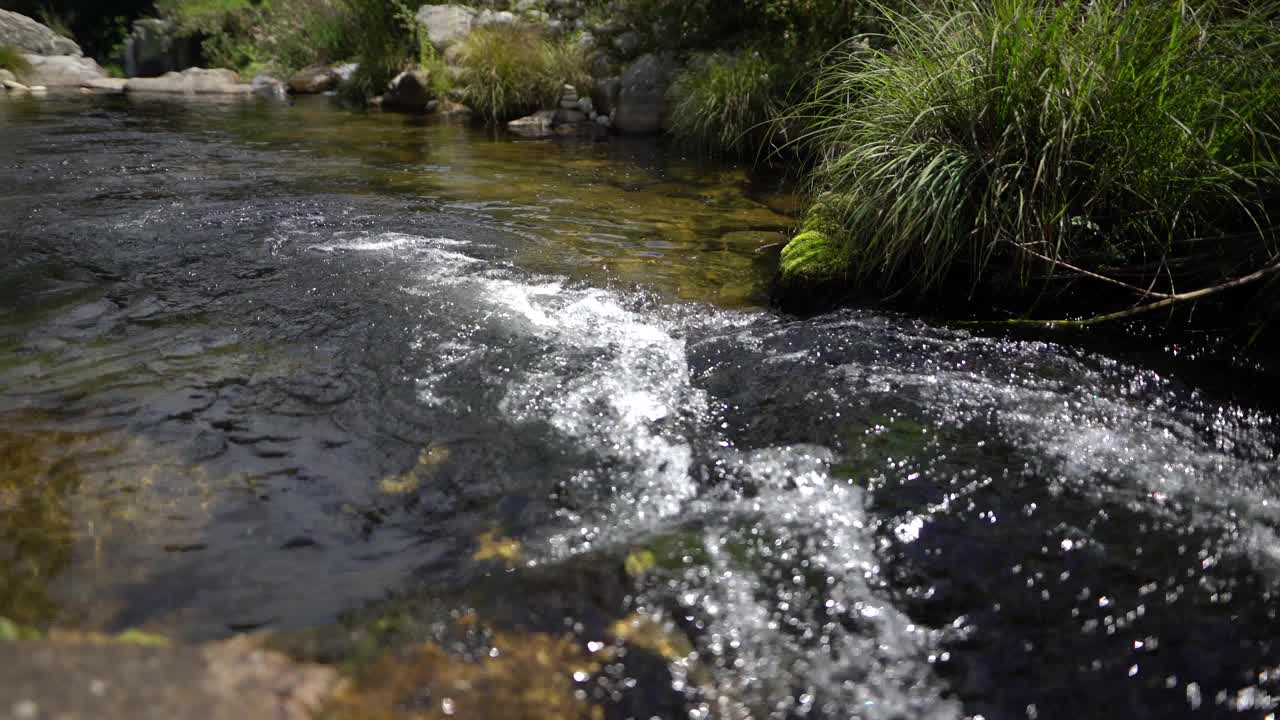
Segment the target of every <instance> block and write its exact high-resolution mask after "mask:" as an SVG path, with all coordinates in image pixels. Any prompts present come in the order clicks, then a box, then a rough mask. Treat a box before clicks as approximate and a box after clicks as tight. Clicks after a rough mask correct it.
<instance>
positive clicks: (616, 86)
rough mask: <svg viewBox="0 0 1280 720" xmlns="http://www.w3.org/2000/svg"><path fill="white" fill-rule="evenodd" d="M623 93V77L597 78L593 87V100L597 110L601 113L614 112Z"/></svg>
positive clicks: (609, 113) (608, 113)
mask: <svg viewBox="0 0 1280 720" xmlns="http://www.w3.org/2000/svg"><path fill="white" fill-rule="evenodd" d="M621 93H622V78H617V77H611V78H605V79H603V80H597V81H596V82H595V84H594V85H593V86H592V87H591V102H592V104H593V105H595V110H596V112H598V113H600V114H601V115H611V114H613V109H614V108H616V107H617V106H618V96H619V95H620V94H621Z"/></svg>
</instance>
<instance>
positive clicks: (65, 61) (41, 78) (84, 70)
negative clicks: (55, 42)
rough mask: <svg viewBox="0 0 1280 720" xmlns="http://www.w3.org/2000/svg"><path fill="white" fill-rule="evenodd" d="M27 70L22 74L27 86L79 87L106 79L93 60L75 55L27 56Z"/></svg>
mask: <svg viewBox="0 0 1280 720" xmlns="http://www.w3.org/2000/svg"><path fill="white" fill-rule="evenodd" d="M26 58H27V62H28V63H29V64H30V65H31V68H30V69H29V70H26V71H24V72H23V74H22V79H23V80H25V81H26V82H27V84H28V85H47V86H49V87H79V86H81V85H84V84H85V83H87V82H90V81H92V80H98V79H101V78H105V77H107V73H106V71H105V70H103V69H102V68H101V67H100V66H99V65H98V63H97V62H95V61H94V59H93V58H87V57H79V56H75V55H27V56H26Z"/></svg>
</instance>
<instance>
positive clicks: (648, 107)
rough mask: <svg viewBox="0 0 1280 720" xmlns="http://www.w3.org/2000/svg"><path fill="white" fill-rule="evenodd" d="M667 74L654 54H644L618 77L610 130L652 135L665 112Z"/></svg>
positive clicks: (656, 130) (668, 79)
mask: <svg viewBox="0 0 1280 720" xmlns="http://www.w3.org/2000/svg"><path fill="white" fill-rule="evenodd" d="M669 81H670V72H669V70H668V68H667V66H666V64H665V63H663V62H662V60H660V59H659V58H658V56H657V55H652V54H650V55H645V56H643V57H641V58H640V59H639V60H636V61H635V62H633V63H631V65H629V66H628V67H627V70H626V72H624V73H623V74H622V81H621V88H620V89H619V93H618V102H617V108H616V110H615V111H614V112H613V113H612V114H613V124H614V127H616V128H618V129H619V130H621V131H622V132H626V133H637V134H639V133H655V132H658V131H660V130H661V129H662V120H663V117H664V116H665V115H666V111H667V101H666V96H667V85H668V83H669Z"/></svg>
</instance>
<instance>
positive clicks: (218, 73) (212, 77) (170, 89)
mask: <svg viewBox="0 0 1280 720" xmlns="http://www.w3.org/2000/svg"><path fill="white" fill-rule="evenodd" d="M125 90H126V91H127V92H131V93H132V92H142V93H167V94H182V95H248V94H251V93H252V92H253V86H251V85H249V84H248V83H242V82H240V76H239V75H237V74H236V73H235V71H233V70H223V69H220V68H219V69H213V70H206V69H204V68H188V69H186V70H183V71H182V72H180V73H178V72H171V73H165V74H164V75H162V76H160V77H158V78H131V79H130V80H129V81H128V82H127V83H125Z"/></svg>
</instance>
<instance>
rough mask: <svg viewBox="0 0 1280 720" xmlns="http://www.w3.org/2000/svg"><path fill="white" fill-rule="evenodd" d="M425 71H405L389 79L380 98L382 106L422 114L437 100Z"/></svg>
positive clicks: (429, 77) (429, 76) (428, 75)
mask: <svg viewBox="0 0 1280 720" xmlns="http://www.w3.org/2000/svg"><path fill="white" fill-rule="evenodd" d="M437 99H438V98H436V94H435V91H434V90H432V89H431V74H430V73H428V72H427V71H426V70H406V71H405V72H402V73H400V74H399V75H397V76H395V77H394V78H392V79H391V83H390V84H389V85H387V92H386V93H384V94H383V96H382V106H383V107H385V108H391V109H395V110H406V111H409V112H424V111H426V110H427V109H428V107H429V106H431V104H432V102H433V101H435V100H437Z"/></svg>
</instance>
